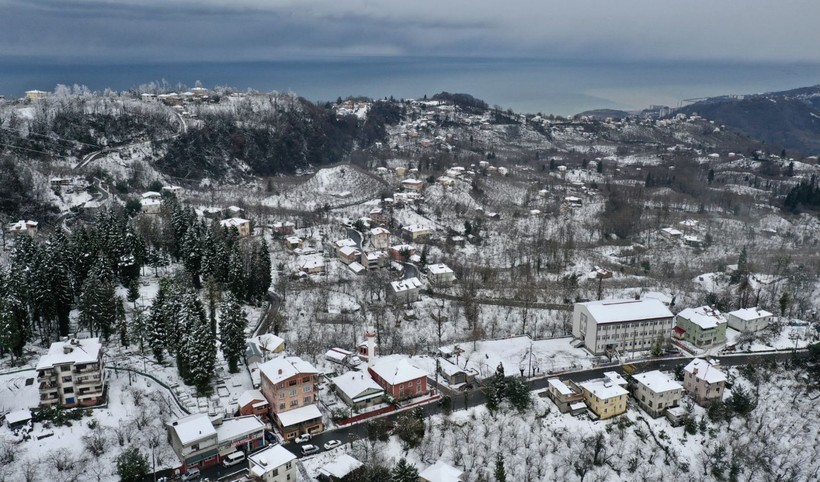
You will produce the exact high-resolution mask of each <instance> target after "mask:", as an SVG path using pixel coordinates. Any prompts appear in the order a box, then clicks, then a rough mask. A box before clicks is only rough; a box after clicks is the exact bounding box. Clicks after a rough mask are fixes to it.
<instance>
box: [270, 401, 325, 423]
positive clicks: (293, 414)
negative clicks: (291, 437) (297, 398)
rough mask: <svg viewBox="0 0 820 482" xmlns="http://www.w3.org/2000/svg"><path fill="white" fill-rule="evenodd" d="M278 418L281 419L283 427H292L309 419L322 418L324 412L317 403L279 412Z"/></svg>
mask: <svg viewBox="0 0 820 482" xmlns="http://www.w3.org/2000/svg"><path fill="white" fill-rule="evenodd" d="M276 418H278V419H279V422H280V423H281V424H282V426H283V427H290V426H293V425H298V424H300V423H302V422H306V421H308V420H313V419H316V418H322V412H320V411H319V407H317V406H316V405H305V406H304V407H299V408H295V409H293V410H288V411H287V412H282V413H277V414H276Z"/></svg>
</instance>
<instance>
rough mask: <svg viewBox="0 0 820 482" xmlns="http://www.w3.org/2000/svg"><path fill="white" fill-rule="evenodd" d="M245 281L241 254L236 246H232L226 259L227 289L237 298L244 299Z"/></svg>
mask: <svg viewBox="0 0 820 482" xmlns="http://www.w3.org/2000/svg"><path fill="white" fill-rule="evenodd" d="M246 282H247V278H246V275H245V264H244V262H243V260H242V254H241V253H240V252H239V249H238V248H236V247H234V249H233V251H232V252H231V255H230V258H229V261H228V289H229V290H230V292H231V293H233V295H234V296H236V298H237V299H240V300H244V299H246V297H245V294H246V290H245V283H246Z"/></svg>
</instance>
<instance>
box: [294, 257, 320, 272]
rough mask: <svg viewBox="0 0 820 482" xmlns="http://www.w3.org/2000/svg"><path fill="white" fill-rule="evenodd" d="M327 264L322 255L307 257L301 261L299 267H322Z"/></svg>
mask: <svg viewBox="0 0 820 482" xmlns="http://www.w3.org/2000/svg"><path fill="white" fill-rule="evenodd" d="M324 265H325V260H324V259H323V258H320V257H312V258H305V259H302V260H300V261H299V267H300V268H302V269H313V268H321V267H322V266H324Z"/></svg>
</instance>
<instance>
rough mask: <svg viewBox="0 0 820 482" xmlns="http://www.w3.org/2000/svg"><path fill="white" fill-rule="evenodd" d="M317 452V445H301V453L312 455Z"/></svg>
mask: <svg viewBox="0 0 820 482" xmlns="http://www.w3.org/2000/svg"><path fill="white" fill-rule="evenodd" d="M318 453H319V447H317V446H315V445H310V444H307V445H302V455H313V454H318Z"/></svg>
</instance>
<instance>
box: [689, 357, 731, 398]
mask: <svg viewBox="0 0 820 482" xmlns="http://www.w3.org/2000/svg"><path fill="white" fill-rule="evenodd" d="M683 388H684V389H685V390H686V391H687V393H689V396H690V397H692V399H693V400H695V402H697V403H698V404H699V405H709V404H711V403H712V402H714V401H718V400H723V390H724V389H725V388H726V375H725V374H724V373H723V372H722V371H720V369H719V368H718V367H716V366H715V365H713V364H711V363H709V362H708V361H706V360H704V359H702V358H695V359H694V360H692V361H691V362H689V364H688V365H686V367H684V369H683Z"/></svg>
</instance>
